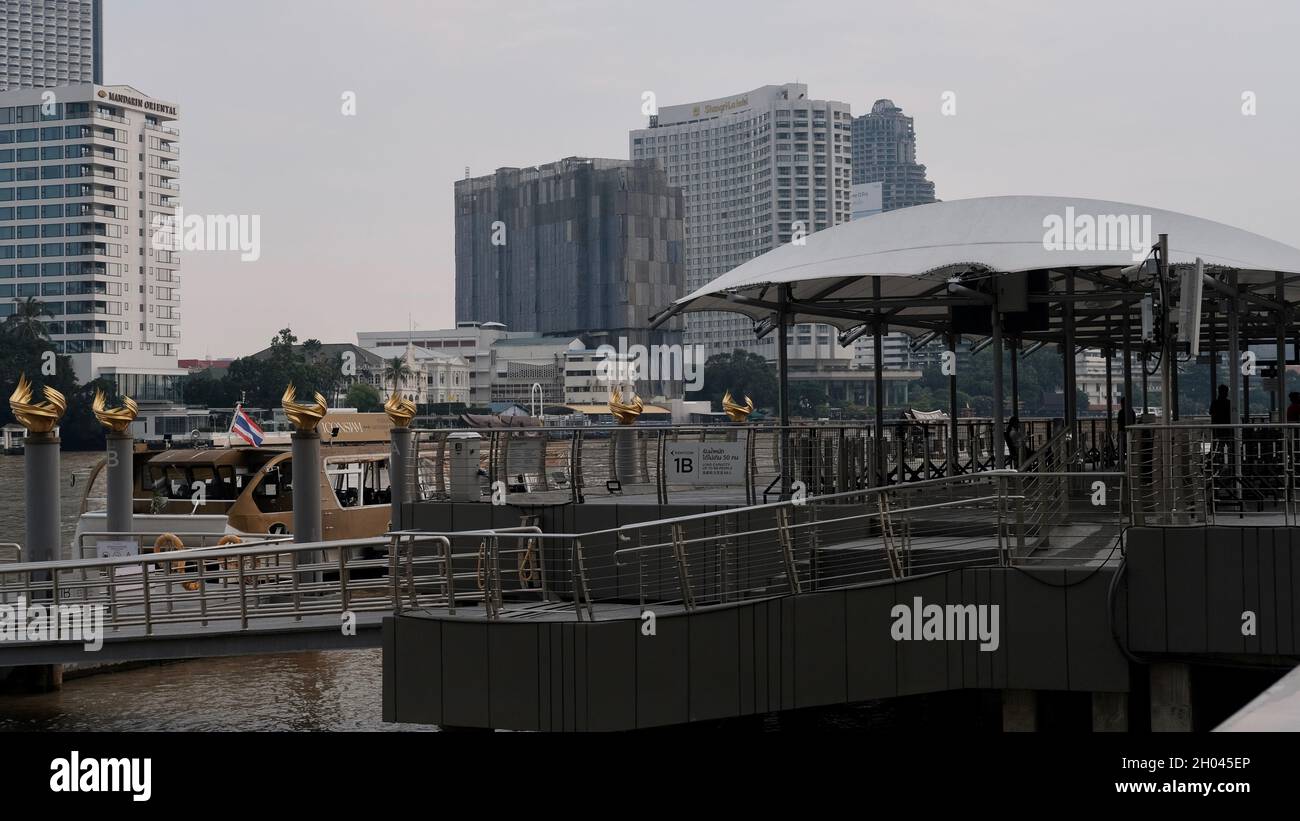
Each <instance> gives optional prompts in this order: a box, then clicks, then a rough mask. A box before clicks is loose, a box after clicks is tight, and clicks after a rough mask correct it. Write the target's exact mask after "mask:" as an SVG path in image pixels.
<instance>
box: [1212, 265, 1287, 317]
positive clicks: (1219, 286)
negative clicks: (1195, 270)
mask: <svg viewBox="0 0 1300 821" xmlns="http://www.w3.org/2000/svg"><path fill="white" fill-rule="evenodd" d="M1203 276H1204V277H1205V284H1206V285H1208V286H1210V287H1211V288H1213V289H1214V290H1216V291H1218V292H1219V293H1221V294H1223V295H1224V296H1226V297H1228V298H1229V299H1237V300H1241V301H1245V302H1251V303H1254V304H1255V305H1259V306H1261V307H1263V308H1267V309H1269V310H1270V311H1286V310H1287V308H1286V304H1285V301H1283V302H1274V301H1273V300H1271V299H1268V298H1266V297H1262V296H1260V295H1259V294H1255V293H1251V291H1250V290H1249V289H1247V288H1239V287H1237V286H1235V285H1231V284H1228V283H1224V282H1220V281H1219V280H1217V279H1215V278H1214V277H1212V276H1210V275H1209V274H1203ZM1230 276H1231V277H1232V279H1233V280H1236V271H1233V272H1231V274H1230Z"/></svg>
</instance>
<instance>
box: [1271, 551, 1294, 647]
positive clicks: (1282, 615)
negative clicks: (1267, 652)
mask: <svg viewBox="0 0 1300 821" xmlns="http://www.w3.org/2000/svg"><path fill="white" fill-rule="evenodd" d="M1295 531H1296V528H1287V529H1285V530H1279V531H1278V532H1277V536H1276V538H1275V539H1274V540H1273V567H1274V568H1275V569H1276V575H1275V577H1274V584H1273V589H1274V591H1275V593H1276V595H1277V651H1278V652H1279V653H1283V654H1294V653H1296V652H1297V651H1300V647H1298V646H1297V644H1296V629H1295V603H1296V599H1295V591H1294V589H1293V588H1292V576H1293V575H1294V574H1295V572H1296V556H1297V553H1296V552H1295V550H1294V549H1293V548H1292V546H1291V539H1292V533H1294V532H1295Z"/></svg>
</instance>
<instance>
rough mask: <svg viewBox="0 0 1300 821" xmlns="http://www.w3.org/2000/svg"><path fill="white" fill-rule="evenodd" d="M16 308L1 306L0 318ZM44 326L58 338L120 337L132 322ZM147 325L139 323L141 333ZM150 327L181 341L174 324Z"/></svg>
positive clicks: (86, 321) (71, 322) (76, 321)
mask: <svg viewBox="0 0 1300 821" xmlns="http://www.w3.org/2000/svg"><path fill="white" fill-rule="evenodd" d="M14 307H15V306H14V305H13V304H9V305H4V304H0V317H6V316H9V315H10V314H12V313H14ZM83 313H92V312H90V311H85V312H83ZM42 324H44V325H45V330H46V331H47V332H48V333H50V334H52V335H56V336H61V335H65V334H67V335H73V334H112V335H115V336H120V335H121V334H123V333H124V332H126V331H127V330H129V327H130V325H131V323H130V322H124V321H121V320H116V319H107V320H105V319H69V320H67V321H66V322H65V321H59V320H56V321H53V322H50V321H47V322H44V323H42ZM145 324H146V323H144V322H141V323H139V326H140V330H141V331H143V330H144V328H145ZM148 325H149V333H156V334H157V336H159V337H161V338H163V339H179V338H180V334H179V333H177V331H176V326H175V325H172V324H166V325H165V324H162V323H158V324H155V323H153V322H150V323H148ZM155 329H157V330H155Z"/></svg>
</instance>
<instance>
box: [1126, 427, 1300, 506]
mask: <svg viewBox="0 0 1300 821" xmlns="http://www.w3.org/2000/svg"><path fill="white" fill-rule="evenodd" d="M1126 447H1127V464H1126V472H1127V476H1128V482H1127V485H1128V488H1129V493H1130V500H1129V502H1130V505H1131V509H1132V516H1133V522H1134V524H1147V525H1155V524H1159V525H1213V524H1216V523H1219V524H1222V523H1232V524H1249V523H1253V524H1260V525H1273V526H1289V525H1295V524H1298V523H1300V519H1298V518H1297V507H1296V476H1295V471H1296V466H1297V464H1298V463H1300V425H1297V424H1278V423H1250V424H1239V425H1211V424H1205V423H1200V422H1190V423H1179V422H1175V423H1172V424H1164V425H1160V424H1144V425H1135V426H1132V427H1130V428H1129V429H1128V431H1127V443H1126Z"/></svg>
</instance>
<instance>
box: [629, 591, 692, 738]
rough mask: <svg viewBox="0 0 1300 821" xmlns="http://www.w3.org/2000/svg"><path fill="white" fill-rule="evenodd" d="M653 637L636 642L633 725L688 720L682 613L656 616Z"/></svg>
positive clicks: (687, 677) (687, 639)
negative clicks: (680, 614) (634, 718)
mask: <svg viewBox="0 0 1300 821" xmlns="http://www.w3.org/2000/svg"><path fill="white" fill-rule="evenodd" d="M656 628H657V635H656V636H655V637H654V639H652V640H650V639H645V638H638V639H637V642H636V726H637V727H659V726H663V725H665V724H685V723H686V722H687V721H689V720H690V691H689V687H690V679H689V672H688V670H687V657H688V656H687V642H688V641H689V636H688V627H687V621H686V617H685V616H684V615H682V616H671V617H665V618H660V619H658V620H657V623H656Z"/></svg>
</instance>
